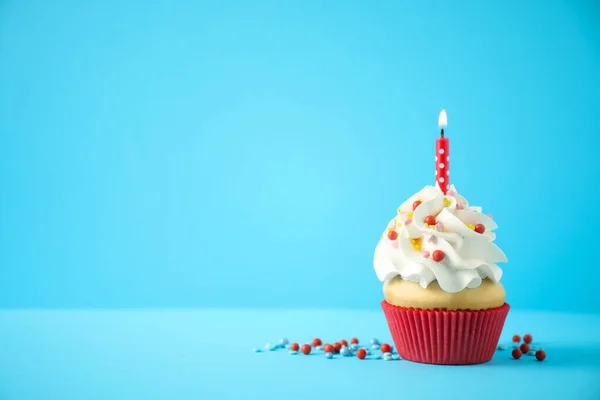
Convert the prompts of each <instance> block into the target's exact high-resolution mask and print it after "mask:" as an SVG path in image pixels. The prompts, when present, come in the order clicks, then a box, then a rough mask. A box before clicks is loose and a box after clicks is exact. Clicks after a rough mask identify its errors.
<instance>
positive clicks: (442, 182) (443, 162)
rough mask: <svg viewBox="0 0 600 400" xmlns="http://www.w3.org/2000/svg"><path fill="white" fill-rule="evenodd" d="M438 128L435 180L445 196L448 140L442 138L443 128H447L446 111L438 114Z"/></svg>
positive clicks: (448, 151) (448, 180)
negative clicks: (439, 131)
mask: <svg viewBox="0 0 600 400" xmlns="http://www.w3.org/2000/svg"><path fill="white" fill-rule="evenodd" d="M438 126H439V127H440V128H441V130H442V131H441V133H440V137H439V138H438V139H437V140H436V141H435V180H436V183H437V184H438V186H439V187H440V189H442V192H444V194H446V192H447V191H448V186H449V185H450V139H448V138H447V137H444V128H445V127H446V126H448V116H447V115H446V110H442V111H441V112H440V116H439V118H438Z"/></svg>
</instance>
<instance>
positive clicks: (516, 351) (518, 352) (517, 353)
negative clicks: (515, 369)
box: [512, 349, 523, 360]
mask: <svg viewBox="0 0 600 400" xmlns="http://www.w3.org/2000/svg"><path fill="white" fill-rule="evenodd" d="M522 355H523V352H522V351H521V350H519V349H514V350H513V351H512V356H513V357H514V358H515V359H516V360H518V359H519V358H521V356H522Z"/></svg>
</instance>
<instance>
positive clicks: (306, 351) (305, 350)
mask: <svg viewBox="0 0 600 400" xmlns="http://www.w3.org/2000/svg"><path fill="white" fill-rule="evenodd" d="M300 350H302V352H303V353H304V354H306V355H309V354H310V351H311V350H312V347H310V344H303V345H302V347H301V349H300Z"/></svg>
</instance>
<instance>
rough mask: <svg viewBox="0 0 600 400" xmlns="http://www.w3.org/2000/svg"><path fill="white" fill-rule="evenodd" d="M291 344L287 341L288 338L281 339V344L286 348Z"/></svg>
mask: <svg viewBox="0 0 600 400" xmlns="http://www.w3.org/2000/svg"><path fill="white" fill-rule="evenodd" d="M289 343H290V342H289V341H288V340H287V338H281V339H279V344H280V345H282V346H285V345H287V344H289Z"/></svg>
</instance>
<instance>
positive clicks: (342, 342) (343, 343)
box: [340, 339, 348, 347]
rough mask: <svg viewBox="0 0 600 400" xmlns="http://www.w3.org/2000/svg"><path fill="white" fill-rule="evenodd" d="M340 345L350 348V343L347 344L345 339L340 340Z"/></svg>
mask: <svg viewBox="0 0 600 400" xmlns="http://www.w3.org/2000/svg"><path fill="white" fill-rule="evenodd" d="M340 344H341V345H342V346H346V347H348V342H347V341H345V340H344V339H342V340H340Z"/></svg>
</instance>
